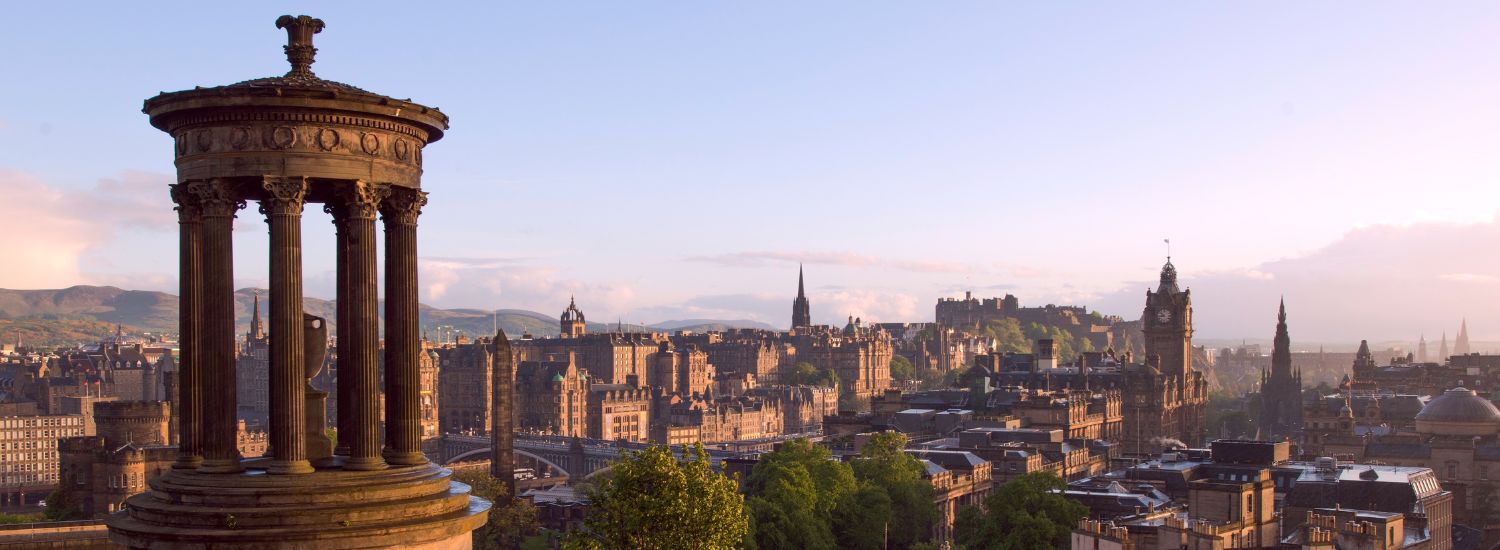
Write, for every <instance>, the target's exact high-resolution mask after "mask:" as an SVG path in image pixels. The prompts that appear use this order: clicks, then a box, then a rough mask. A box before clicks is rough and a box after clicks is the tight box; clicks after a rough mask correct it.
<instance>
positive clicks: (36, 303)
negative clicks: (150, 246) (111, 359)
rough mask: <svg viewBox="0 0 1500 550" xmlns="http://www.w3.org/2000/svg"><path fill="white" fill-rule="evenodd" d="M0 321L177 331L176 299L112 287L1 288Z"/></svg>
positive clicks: (159, 294)
mask: <svg viewBox="0 0 1500 550" xmlns="http://www.w3.org/2000/svg"><path fill="white" fill-rule="evenodd" d="M0 319H12V320H22V319H25V320H49V319H50V320H75V321H97V322H102V323H110V324H114V323H120V324H125V325H130V326H131V327H134V328H136V329H139V330H145V331H153V332H154V331H173V332H175V331H176V330H177V297H176V296H173V295H171V294H167V293H165V292H149V291H143V290H123V289H119V288H115V287H112V286H73V287H68V288H63V289H57V290H6V289H0Z"/></svg>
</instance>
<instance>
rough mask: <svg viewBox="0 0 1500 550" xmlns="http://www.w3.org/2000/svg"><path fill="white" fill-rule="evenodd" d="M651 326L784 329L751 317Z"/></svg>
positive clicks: (686, 321) (664, 322) (692, 329)
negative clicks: (753, 319)
mask: <svg viewBox="0 0 1500 550" xmlns="http://www.w3.org/2000/svg"><path fill="white" fill-rule="evenodd" d="M651 326H652V328H657V329H661V330H670V331H679V330H687V331H692V332H708V331H711V330H728V329H734V328H755V329H764V330H782V329H778V328H776V327H773V326H771V325H769V324H766V323H762V322H760V321H751V320H749V319H735V320H730V321H720V320H716V319H683V320H673V321H662V322H660V323H653V324H652V325H651Z"/></svg>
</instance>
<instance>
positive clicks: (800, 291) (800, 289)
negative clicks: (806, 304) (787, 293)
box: [797, 264, 807, 298]
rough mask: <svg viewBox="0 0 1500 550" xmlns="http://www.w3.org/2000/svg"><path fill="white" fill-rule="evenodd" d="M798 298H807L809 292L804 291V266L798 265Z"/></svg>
mask: <svg viewBox="0 0 1500 550" xmlns="http://www.w3.org/2000/svg"><path fill="white" fill-rule="evenodd" d="M797 297H798V298H806V297H807V292H805V291H804V287H803V285H802V264H797Z"/></svg>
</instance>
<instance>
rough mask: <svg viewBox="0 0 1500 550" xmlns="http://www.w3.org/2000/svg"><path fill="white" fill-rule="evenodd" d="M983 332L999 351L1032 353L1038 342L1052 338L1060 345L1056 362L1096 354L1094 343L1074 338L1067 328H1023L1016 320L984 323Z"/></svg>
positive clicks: (1008, 319) (1040, 325) (1033, 324)
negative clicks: (996, 345) (993, 340)
mask: <svg viewBox="0 0 1500 550" xmlns="http://www.w3.org/2000/svg"><path fill="white" fill-rule="evenodd" d="M983 333H984V335H985V336H989V337H991V338H994V339H995V341H996V343H997V344H998V348H999V349H998V351H1001V352H1012V353H1030V352H1031V351H1032V345H1033V343H1035V342H1036V341H1037V340H1044V339H1051V340H1052V341H1053V342H1054V343H1056V344H1057V360H1058V361H1060V362H1064V363H1066V362H1069V361H1072V360H1073V359H1074V358H1075V357H1077V356H1078V354H1080V353H1083V352H1086V351H1094V343H1093V342H1092V341H1090V340H1089V339H1088V338H1078V337H1075V336H1073V333H1072V332H1070V331H1068V330H1067V329H1064V328H1062V327H1057V326H1051V325H1044V324H1041V323H1037V322H1031V323H1026V324H1025V325H1022V324H1021V322H1020V321H1019V320H1017V319H1014V318H1006V319H997V320H994V321H990V322H989V323H986V324H985V326H984V330H983Z"/></svg>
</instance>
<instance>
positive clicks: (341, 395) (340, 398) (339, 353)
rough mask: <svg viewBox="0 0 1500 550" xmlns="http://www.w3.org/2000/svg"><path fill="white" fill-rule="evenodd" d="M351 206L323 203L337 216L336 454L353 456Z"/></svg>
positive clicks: (334, 378)
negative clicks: (348, 214) (348, 251)
mask: <svg viewBox="0 0 1500 550" xmlns="http://www.w3.org/2000/svg"><path fill="white" fill-rule="evenodd" d="M346 210H347V209H346V208H344V207H343V205H342V204H341V203H340V202H338V201H337V199H335V200H334V201H330V202H329V203H327V204H324V205H323V211H324V212H327V213H328V214H329V215H330V216H333V235H334V246H333V250H334V252H333V256H334V266H335V267H334V270H333V277H334V281H335V282H334V288H335V289H334V322H335V323H337V324H338V330H337V339H336V341H335V344H334V345H335V348H334V363H333V364H334V369H335V371H334V377H333V381H334V385H335V386H336V388H335V390H334V391H335V392H336V393H335V394H334V395H336V396H337V397H336V398H335V400H334V401H335V403H336V404H337V407H336V408H335V414H337V415H338V416H337V420H338V421H337V423H336V424H337V426H338V445H336V446H335V447H334V449H333V454H335V455H338V456H349V437H350V435H351V434H353V433H354V428H353V424H351V423H350V420H349V419H350V416H349V414H350V407H353V406H354V405H353V403H354V398H353V397H352V396H351V394H350V393H349V391H350V390H352V389H353V388H354V386H353V385H352V384H350V383H349V382H347V381H346V379H345V370H344V369H345V367H346V366H348V364H349V363H348V361H349V338H348V337H347V336H348V334H349V325H350V320H349V277H348V275H347V273H348V271H349V267H348V266H349V259H348V254H346V253H345V250H346V249H348V248H349V235H348V233H347V232H346V231H344V225H345V224H346V223H347V222H346V220H345V219H344V212H345V211H346Z"/></svg>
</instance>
